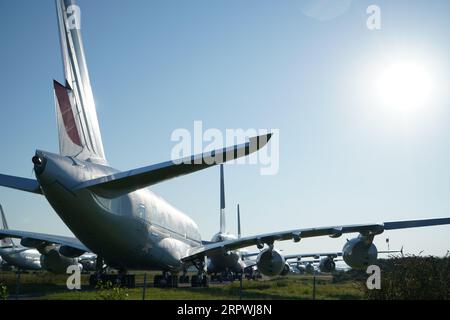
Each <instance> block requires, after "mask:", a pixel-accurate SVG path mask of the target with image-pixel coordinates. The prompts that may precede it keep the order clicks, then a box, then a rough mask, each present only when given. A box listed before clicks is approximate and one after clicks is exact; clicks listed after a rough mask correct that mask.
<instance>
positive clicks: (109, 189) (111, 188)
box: [74, 134, 272, 198]
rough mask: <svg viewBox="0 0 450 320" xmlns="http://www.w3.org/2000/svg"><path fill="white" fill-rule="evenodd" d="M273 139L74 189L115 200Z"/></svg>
mask: <svg viewBox="0 0 450 320" xmlns="http://www.w3.org/2000/svg"><path fill="white" fill-rule="evenodd" d="M271 136H272V134H267V135H262V136H258V137H254V138H250V141H249V142H247V143H244V144H241V145H235V146H233V147H229V148H224V149H219V150H215V151H211V152H206V153H202V154H199V155H195V156H191V157H187V158H184V159H179V160H173V161H167V162H163V163H160V164H156V165H152V166H148V167H144V168H140V169H135V170H130V171H124V172H120V173H116V174H112V175H109V176H106V177H101V178H98V179H94V180H89V181H86V182H83V183H81V184H80V185H78V186H76V187H75V188H74V189H75V190H80V189H89V190H91V191H93V192H95V193H96V194H98V195H99V196H101V197H105V198H116V197H118V196H121V195H123V194H127V193H130V192H133V191H136V190H139V189H142V188H145V187H148V186H151V185H154V184H157V183H160V182H163V181H166V180H169V179H172V178H176V177H180V176H183V175H186V174H190V173H193V172H196V171H199V170H203V169H206V168H208V167H211V166H214V165H218V164H221V163H224V162H227V161H231V160H234V159H237V158H240V157H244V156H247V155H249V154H251V153H253V152H255V151H257V150H259V149H261V148H262V147H264V146H265V145H266V144H267V142H268V141H269V140H270V138H271Z"/></svg>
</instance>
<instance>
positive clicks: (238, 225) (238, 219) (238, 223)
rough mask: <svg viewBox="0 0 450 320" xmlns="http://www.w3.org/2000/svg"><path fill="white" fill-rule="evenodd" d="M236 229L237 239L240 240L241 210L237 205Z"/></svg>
mask: <svg viewBox="0 0 450 320" xmlns="http://www.w3.org/2000/svg"><path fill="white" fill-rule="evenodd" d="M237 227H238V239H240V238H241V210H240V209H239V204H238V205H237Z"/></svg>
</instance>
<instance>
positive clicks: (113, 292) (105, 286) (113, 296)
mask: <svg viewBox="0 0 450 320" xmlns="http://www.w3.org/2000/svg"><path fill="white" fill-rule="evenodd" d="M97 290H98V291H97V296H98V299H97V300H126V299H127V298H128V293H127V291H126V290H125V289H124V288H122V287H121V286H119V285H113V284H112V283H111V281H108V282H100V283H99V284H97Z"/></svg>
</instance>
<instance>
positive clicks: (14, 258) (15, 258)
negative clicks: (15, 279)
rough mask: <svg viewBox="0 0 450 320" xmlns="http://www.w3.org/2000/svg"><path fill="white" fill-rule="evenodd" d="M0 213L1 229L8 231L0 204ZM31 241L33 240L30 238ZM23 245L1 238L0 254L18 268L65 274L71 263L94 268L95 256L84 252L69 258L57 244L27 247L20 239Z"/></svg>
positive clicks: (86, 269) (87, 269) (90, 268)
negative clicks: (33, 247)
mask: <svg viewBox="0 0 450 320" xmlns="http://www.w3.org/2000/svg"><path fill="white" fill-rule="evenodd" d="M0 214H1V218H2V223H3V230H5V231H8V230H9V227H8V222H7V220H6V216H5V212H4V211H3V207H2V205H1V204H0ZM31 241H33V240H31ZM22 243H24V244H25V245H21V246H17V245H16V244H15V243H14V242H13V241H12V239H11V238H3V239H2V240H1V246H0V256H1V257H2V258H3V259H4V260H5V262H7V263H8V264H9V265H11V266H14V267H16V268H17V269H19V270H34V271H36V270H42V269H44V270H47V271H50V272H52V273H56V274H65V273H66V271H67V268H68V267H69V266H71V265H78V266H79V267H80V269H81V270H84V271H89V270H95V268H93V267H92V263H93V261H95V259H96V257H95V256H93V255H92V254H90V253H86V254H84V255H82V256H81V257H79V258H69V257H65V256H63V255H61V254H60V253H59V247H58V246H50V245H46V246H44V247H43V246H36V248H35V249H29V248H27V247H30V245H29V244H27V240H26V239H25V241H24V240H22Z"/></svg>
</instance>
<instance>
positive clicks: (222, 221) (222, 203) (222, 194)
mask: <svg viewBox="0 0 450 320" xmlns="http://www.w3.org/2000/svg"><path fill="white" fill-rule="evenodd" d="M225 232H226V225H225V181H224V178H223V164H221V165H220V233H225Z"/></svg>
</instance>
